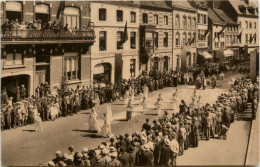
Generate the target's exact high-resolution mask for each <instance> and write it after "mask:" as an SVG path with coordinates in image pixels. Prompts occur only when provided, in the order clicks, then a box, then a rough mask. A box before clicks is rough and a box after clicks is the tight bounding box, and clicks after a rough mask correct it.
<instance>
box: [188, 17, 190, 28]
mask: <svg viewBox="0 0 260 167" xmlns="http://www.w3.org/2000/svg"><path fill="white" fill-rule="evenodd" d="M188 27H189V28H190V27H191V18H190V17H189V18H188Z"/></svg>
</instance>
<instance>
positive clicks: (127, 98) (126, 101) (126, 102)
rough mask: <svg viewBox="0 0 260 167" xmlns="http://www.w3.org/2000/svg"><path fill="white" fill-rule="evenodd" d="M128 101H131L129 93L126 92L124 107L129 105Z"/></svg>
mask: <svg viewBox="0 0 260 167" xmlns="http://www.w3.org/2000/svg"><path fill="white" fill-rule="evenodd" d="M128 101H129V92H128V91H126V92H125V96H124V105H125V106H126V105H127V104H128Z"/></svg>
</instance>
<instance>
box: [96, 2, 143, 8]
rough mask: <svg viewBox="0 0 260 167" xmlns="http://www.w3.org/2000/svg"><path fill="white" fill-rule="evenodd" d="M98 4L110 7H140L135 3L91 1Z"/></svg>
mask: <svg viewBox="0 0 260 167" xmlns="http://www.w3.org/2000/svg"><path fill="white" fill-rule="evenodd" d="M92 2H98V3H107V4H112V5H122V6H131V7H139V6H140V5H139V4H137V3H133V2H131V1H92Z"/></svg>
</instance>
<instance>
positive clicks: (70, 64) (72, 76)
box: [65, 56, 79, 80]
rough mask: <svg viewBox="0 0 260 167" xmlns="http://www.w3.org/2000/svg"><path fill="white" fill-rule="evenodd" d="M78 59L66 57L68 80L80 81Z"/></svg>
mask: <svg viewBox="0 0 260 167" xmlns="http://www.w3.org/2000/svg"><path fill="white" fill-rule="evenodd" d="M78 62H79V59H78V57H76V56H75V57H65V74H66V77H67V79H68V80H76V79H79V69H78Z"/></svg>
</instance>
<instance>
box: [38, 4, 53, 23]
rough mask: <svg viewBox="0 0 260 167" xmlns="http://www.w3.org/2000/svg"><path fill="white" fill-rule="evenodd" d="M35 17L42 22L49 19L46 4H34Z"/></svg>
mask: <svg viewBox="0 0 260 167" xmlns="http://www.w3.org/2000/svg"><path fill="white" fill-rule="evenodd" d="M35 19H36V20H41V22H42V23H45V24H47V23H48V22H49V20H50V9H49V6H48V5H46V4H36V6H35Z"/></svg>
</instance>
